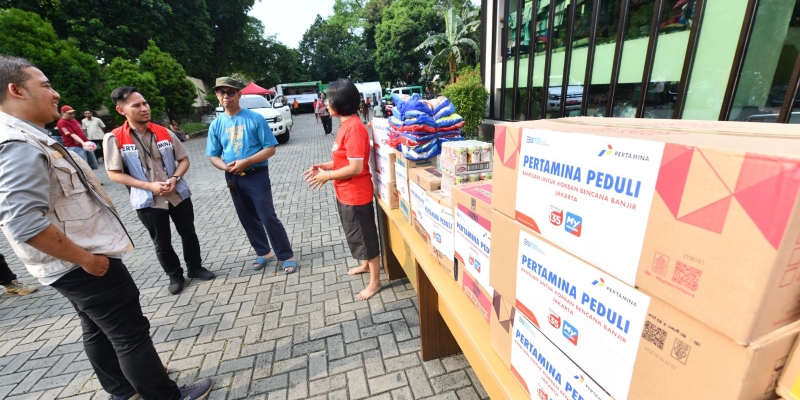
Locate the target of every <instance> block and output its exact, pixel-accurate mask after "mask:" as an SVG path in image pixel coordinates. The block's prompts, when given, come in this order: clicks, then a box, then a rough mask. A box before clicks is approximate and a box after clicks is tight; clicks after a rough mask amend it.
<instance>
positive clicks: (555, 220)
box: [550, 206, 564, 226]
mask: <svg viewBox="0 0 800 400" xmlns="http://www.w3.org/2000/svg"><path fill="white" fill-rule="evenodd" d="M550 209H552V210H553V211H550V223H551V224H553V225H555V226H561V224H562V223H564V210H562V209H560V208H555V207H553V206H551V207H550Z"/></svg>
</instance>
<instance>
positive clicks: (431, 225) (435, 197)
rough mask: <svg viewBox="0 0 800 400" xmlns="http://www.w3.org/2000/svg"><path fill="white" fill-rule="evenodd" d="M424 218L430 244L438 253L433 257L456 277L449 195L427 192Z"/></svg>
mask: <svg viewBox="0 0 800 400" xmlns="http://www.w3.org/2000/svg"><path fill="white" fill-rule="evenodd" d="M425 218H427V222H426V223H425V224H426V226H427V232H428V236H429V238H430V243H431V246H432V247H433V249H434V250H436V253H438V254H434V257H435V258H437V259H438V260H439V263H440V264H441V265H442V266H443V267H444V268H445V269H446V270H448V272H450V273H451V276H453V279H456V278H457V275H456V274H455V265H454V263H453V259H454V258H455V249H454V247H453V239H454V233H453V225H454V224H453V206H452V204H451V201H450V197H446V196H444V195H443V194H442V193H441V192H428V193H427V196H426V199H425Z"/></svg>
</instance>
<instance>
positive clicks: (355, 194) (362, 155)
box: [333, 116, 373, 206]
mask: <svg viewBox="0 0 800 400" xmlns="http://www.w3.org/2000/svg"><path fill="white" fill-rule="evenodd" d="M371 152H372V147H371V146H370V143H369V132H367V128H366V127H365V126H364V123H363V122H361V120H360V119H359V118H358V117H356V116H352V117H350V118H349V119H348V120H346V121H344V122H342V124H341V126H340V127H339V133H338V134H337V135H336V142H334V144H333V169H334V170H337V169H339V168H343V167H346V166H348V165H350V160H363V161H364V168H363V169H361V173H360V174H358V175H356V176H354V177H352V178H349V179H336V180H334V181H333V189H334V190H335V191H336V198H337V199H338V200H339V201H340V202H341V203H342V204H347V205H349V206H363V205H364V204H368V203H369V202H371V201H372V194H373V189H372V174H371V173H370V172H369V155H370V153H371Z"/></svg>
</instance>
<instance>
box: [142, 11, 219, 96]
mask: <svg viewBox="0 0 800 400" xmlns="http://www.w3.org/2000/svg"><path fill="white" fill-rule="evenodd" d="M166 3H167V4H168V5H169V6H170V8H171V9H172V13H171V14H170V16H169V18H168V19H167V24H166V26H164V30H163V31H162V32H160V34H158V35H155V36H153V37H154V38H155V41H156V44H157V45H158V47H160V48H161V49H162V50H164V51H165V52H167V53H169V54H170V55H172V57H174V58H175V60H177V61H178V62H179V63H180V64H181V65H182V66H183V68H184V69H185V70H186V73H187V74H188V75H189V76H194V77H197V78H201V79H205V80H210V79H213V78H214V77H215V76H214V71H213V70H212V69H211V63H210V60H211V46H213V44H214V37H213V36H211V30H212V29H211V17H210V16H209V14H208V9H207V7H206V1H205V0H166Z"/></svg>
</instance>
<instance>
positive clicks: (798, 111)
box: [789, 95, 800, 124]
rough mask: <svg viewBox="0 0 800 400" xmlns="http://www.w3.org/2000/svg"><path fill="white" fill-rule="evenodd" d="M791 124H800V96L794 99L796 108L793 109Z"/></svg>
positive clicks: (790, 117) (790, 118)
mask: <svg viewBox="0 0 800 400" xmlns="http://www.w3.org/2000/svg"><path fill="white" fill-rule="evenodd" d="M789 123H790V124H800V95H798V96H797V98H795V99H794V108H793V109H792V115H790V116H789Z"/></svg>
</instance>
